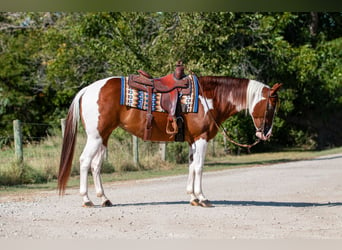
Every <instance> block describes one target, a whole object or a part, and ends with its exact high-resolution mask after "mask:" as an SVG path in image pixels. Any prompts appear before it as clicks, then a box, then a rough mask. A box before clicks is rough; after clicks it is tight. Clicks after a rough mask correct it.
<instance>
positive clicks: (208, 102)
mask: <svg viewBox="0 0 342 250" xmlns="http://www.w3.org/2000/svg"><path fill="white" fill-rule="evenodd" d="M198 97H199V99H200V101H201V103H202V106H203V108H204V115H206V114H207V112H208V111H209V110H210V109H214V105H213V99H207V98H205V97H203V96H198Z"/></svg>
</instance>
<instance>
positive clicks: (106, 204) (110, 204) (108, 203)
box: [102, 200, 113, 207]
mask: <svg viewBox="0 0 342 250" xmlns="http://www.w3.org/2000/svg"><path fill="white" fill-rule="evenodd" d="M112 206H113V204H112V203H111V202H110V200H106V201H104V202H103V203H102V207H112Z"/></svg>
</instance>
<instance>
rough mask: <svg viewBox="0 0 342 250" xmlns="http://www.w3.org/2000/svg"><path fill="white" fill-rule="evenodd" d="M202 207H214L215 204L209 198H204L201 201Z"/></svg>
mask: <svg viewBox="0 0 342 250" xmlns="http://www.w3.org/2000/svg"><path fill="white" fill-rule="evenodd" d="M199 205H200V206H201V207H213V204H211V202H210V201H209V200H203V201H200V202H199Z"/></svg>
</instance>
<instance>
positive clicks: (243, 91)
mask: <svg viewBox="0 0 342 250" xmlns="http://www.w3.org/2000/svg"><path fill="white" fill-rule="evenodd" d="M199 82H200V83H201V85H202V88H203V90H204V95H205V97H206V98H211V99H213V102H214V105H215V110H216V111H217V112H218V115H219V116H221V117H222V118H223V119H222V120H225V119H227V118H228V117H229V116H231V115H233V114H235V113H237V112H240V111H241V110H245V109H247V108H248V105H247V88H248V85H249V84H248V83H249V80H248V79H243V78H232V77H223V76H204V77H200V78H199Z"/></svg>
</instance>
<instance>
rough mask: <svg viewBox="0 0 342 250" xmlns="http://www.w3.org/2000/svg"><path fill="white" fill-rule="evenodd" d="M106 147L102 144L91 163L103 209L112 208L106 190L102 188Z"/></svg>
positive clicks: (97, 193)
mask: <svg viewBox="0 0 342 250" xmlns="http://www.w3.org/2000/svg"><path fill="white" fill-rule="evenodd" d="M106 149H107V148H106V147H105V146H104V145H103V144H101V145H100V147H99V149H98V150H97V152H96V154H95V156H94V158H93V160H92V162H91V171H92V174H93V179H94V185H95V190H96V195H97V197H99V198H101V200H102V207H111V206H112V203H111V202H110V200H108V198H107V197H106V195H105V194H104V189H103V186H102V179H101V175H100V173H101V167H102V163H103V159H104V157H105V155H106Z"/></svg>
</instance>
